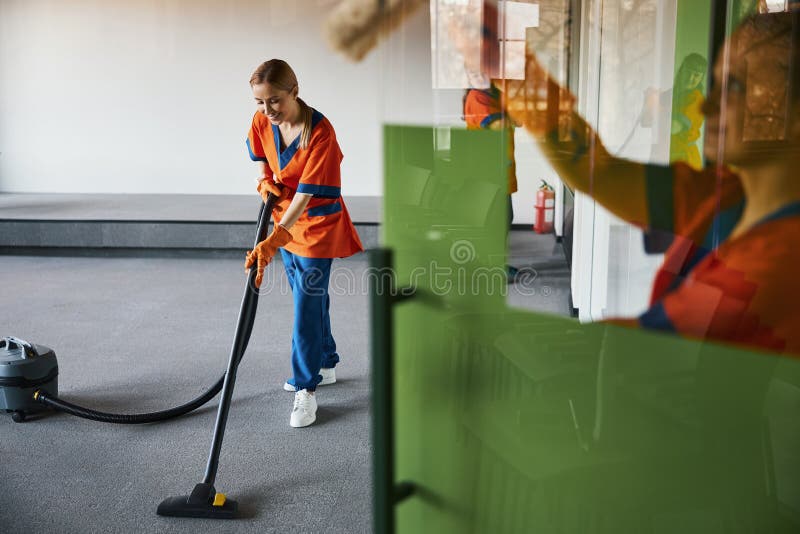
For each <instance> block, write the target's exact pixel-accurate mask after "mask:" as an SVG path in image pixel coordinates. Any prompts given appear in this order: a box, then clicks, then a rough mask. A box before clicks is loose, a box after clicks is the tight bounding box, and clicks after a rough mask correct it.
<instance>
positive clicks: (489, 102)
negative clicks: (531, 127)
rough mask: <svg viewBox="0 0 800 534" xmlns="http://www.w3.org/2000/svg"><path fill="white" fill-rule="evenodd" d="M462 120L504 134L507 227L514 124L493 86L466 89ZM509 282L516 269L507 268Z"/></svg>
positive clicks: (510, 214) (513, 171)
mask: <svg viewBox="0 0 800 534" xmlns="http://www.w3.org/2000/svg"><path fill="white" fill-rule="evenodd" d="M464 120H465V121H466V123H467V129H470V130H478V129H482V128H483V129H488V130H502V131H504V132H505V142H506V150H507V153H506V164H507V165H508V171H507V175H508V227H509V228H511V223H512V222H513V220H514V206H513V204H512V202H511V195H512V194H514V193H515V192H516V191H517V165H516V162H515V160H514V124H513V123H512V121H511V120H510V119H508V118H507V117H506V114H505V113H504V112H503V108H502V105H501V103H500V91H499V90H498V89H497V88H496V87H495V86H494V85H492V86H490V87H489V89H467V91H466V93H465V94H464ZM507 271H508V277H509V280H512V281H513V279H514V277H515V276H516V274H517V268H516V267H513V266H511V265H509V266H507Z"/></svg>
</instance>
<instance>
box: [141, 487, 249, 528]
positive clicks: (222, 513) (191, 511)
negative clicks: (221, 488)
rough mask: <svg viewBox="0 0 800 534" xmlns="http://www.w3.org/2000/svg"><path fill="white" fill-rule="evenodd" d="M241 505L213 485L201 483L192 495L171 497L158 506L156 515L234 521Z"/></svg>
mask: <svg viewBox="0 0 800 534" xmlns="http://www.w3.org/2000/svg"><path fill="white" fill-rule="evenodd" d="M238 509H239V504H238V503H237V502H236V501H232V500H230V499H228V498H227V497H226V496H225V494H224V493H217V490H216V489H214V486H213V485H212V484H205V483H203V482H201V483H200V484H197V485H196V486H195V487H194V489H193V490H192V493H191V495H181V496H180V497H169V498H167V499H164V500H163V501H162V502H161V504H159V505H158V510H157V511H156V513H158V515H163V516H167V517H200V518H205V519H234V518H236V512H237V511H238Z"/></svg>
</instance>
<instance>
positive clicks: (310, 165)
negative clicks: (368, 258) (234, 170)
mask: <svg viewBox="0 0 800 534" xmlns="http://www.w3.org/2000/svg"><path fill="white" fill-rule="evenodd" d="M311 124H312V130H311V139H310V141H309V144H308V147H307V148H305V149H303V148H300V147H299V144H300V139H299V136H298V138H297V139H295V140H294V141H293V142H292V143H291V144H290V145H289V146H287V147H286V148H285V149H284V150H283V152H280V133H279V131H278V127H277V126H273V125H272V124H271V123H270V122H269V120H268V119H267V118H266V117H265V116H264V115H262V114H261V113H258V112H256V114H255V115H254V116H253V123H252V125H251V127H250V132H249V133H248V135H247V147H248V151H249V152H250V159H252V160H253V161H264V162H266V163H267V179H270V180H271V179H273V178H274V179H275V180H276V181H277V182H278V183H280V184H283V186H284V189H285V190H286V193H287V194H285V195H284V196H283V198H281V200H280V201H279V203H278V207H277V210H276V211H279V212H283V213H285V211H286V208H288V207H289V204H290V203H291V201H292V199H293V198H294V195H295V193H298V192H299V193H307V194H311V195H313V198H312V199H311V200H310V201H309V203H308V206H307V207H306V210H305V211H304V212H303V214H302V215H301V216H300V218H299V219H298V220H297V222H296V223H295V224H294V226H292V228H291V229H290V232H291V234H292V239H293V240H292V242H291V243H289V244H287V245H286V246H284V247H283V248H285V249H286V250H288V251H289V252H291V253H293V254H297V255H298V256H304V257H307V258H346V257H348V256H352V255H353V254H355V253H357V252H361V251H362V250H364V247H363V246H362V245H361V240H360V239H359V237H358V233H357V232H356V229H355V226H353V222H352V221H351V220H350V214H349V213H348V212H347V207H346V206H345V205H344V199H342V196H341V182H342V180H341V169H340V164H341V162H342V157H343V156H342V151H341V150H340V149H339V143H338V142H337V141H336V133H335V132H334V130H333V126H332V125H331V123H330V121H328V119H326V118H325V117H324V116H323V115H322V114H321V113H320V112H319V111H317V110H313V114H312V119H311ZM273 220H275V212H273Z"/></svg>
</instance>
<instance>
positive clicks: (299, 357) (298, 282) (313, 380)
mask: <svg viewBox="0 0 800 534" xmlns="http://www.w3.org/2000/svg"><path fill="white" fill-rule="evenodd" d="M280 251H281V257H282V258H283V266H284V269H286V277H287V278H288V279H289V285H290V286H291V288H292V297H293V299H294V327H293V329H292V373H293V374H294V376H293V377H292V378H290V379H289V380H288V382H289V384H291V385H293V386H294V387H295V388H296V389H297V390H301V389H308V390H309V391H314V390H315V389H316V387H317V384H319V382H320V380H322V376H320V374H319V370H320V368H322V367H326V368H330V367H335V366H336V364H337V363H338V362H339V355H338V354H337V353H336V342H335V341H334V339H333V335H332V334H331V316H330V307H331V299H330V296H329V295H328V283H329V281H330V278H331V264H332V263H333V259H331V258H305V257H303V256H298V255H296V254H292V253H291V252H288V251H286V250H284V249H280Z"/></svg>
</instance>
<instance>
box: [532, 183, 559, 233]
mask: <svg viewBox="0 0 800 534" xmlns="http://www.w3.org/2000/svg"><path fill="white" fill-rule="evenodd" d="M534 207H535V208H536V221H535V222H534V225H533V229H534V230H536V233H537V234H546V233H548V232H552V231H553V220H554V219H555V213H556V192H555V190H554V189H553V188H552V187H551V186H550V184H548V183H547V182H545V181H544V180H542V185H541V186H539V190H538V191H537V192H536V204H535V206H534Z"/></svg>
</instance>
